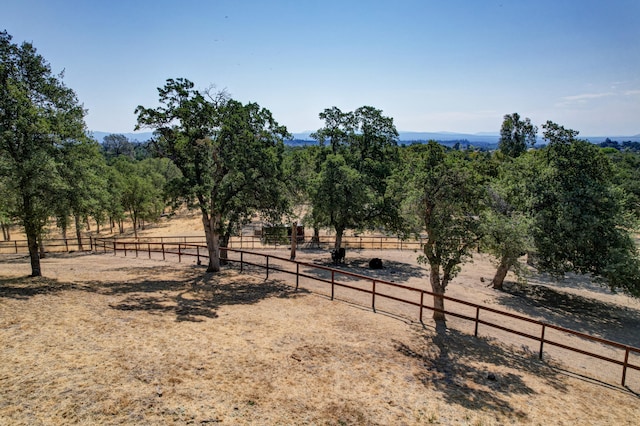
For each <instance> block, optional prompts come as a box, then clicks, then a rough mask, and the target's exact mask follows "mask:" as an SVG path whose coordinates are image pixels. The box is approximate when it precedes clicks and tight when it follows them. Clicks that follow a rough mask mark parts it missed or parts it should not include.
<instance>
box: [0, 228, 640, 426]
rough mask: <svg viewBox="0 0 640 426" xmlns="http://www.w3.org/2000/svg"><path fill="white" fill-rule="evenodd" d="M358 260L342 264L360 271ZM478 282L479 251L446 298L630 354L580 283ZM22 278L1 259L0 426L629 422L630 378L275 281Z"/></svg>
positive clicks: (172, 272)
mask: <svg viewBox="0 0 640 426" xmlns="http://www.w3.org/2000/svg"><path fill="white" fill-rule="evenodd" d="M198 226H199V224H198V222H197V220H194V219H193V218H190V219H188V220H182V221H172V222H170V223H164V224H161V225H159V226H157V227H154V228H152V229H149V230H147V231H145V232H146V234H147V235H153V234H154V233H155V234H157V235H184V234H185V233H187V232H194V233H196V232H197V230H198ZM377 253H378V255H380V254H381V253H383V252H377ZM300 255H301V256H303V254H302V252H301V254H300ZM308 256H309V261H314V262H322V257H323V256H322V255H320V254H318V253H310V254H308ZM370 256H371V253H368V252H366V251H363V252H357V253H355V252H354V253H350V254H349V259H348V262H347V265H346V267H348V268H351V270H353V271H355V272H358V273H362V272H364V268H363V267H362V265H363V263H364V259H367V258H368V257H370ZM384 257H385V262H386V264H387V265H389V266H388V268H386V271H385V273H388V274H391V275H393V276H394V277H395V278H396V279H397V280H402V281H403V283H407V284H412V285H413V284H415V285H424V284H425V281H424V272H425V271H424V270H422V269H420V268H421V267H420V266H419V265H417V263H415V253H413V252H410V251H409V252H403V253H398V252H394V253H390V252H389V253H387V252H384ZM491 271H492V267H491V264H490V263H489V261H488V259H486V258H484V257H482V256H478V257H477V259H474V262H473V263H471V264H468V265H466V266H465V268H464V269H463V271H462V273H461V274H460V276H459V277H458V278H457V279H456V280H455V281H454V283H452V284H451V287H450V289H449V292H450V293H451V295H453V296H456V297H461V298H466V299H468V300H470V301H475V302H478V303H486V304H488V305H489V306H501V307H502V308H504V309H509V310H511V311H513V312H518V313H526V314H527V315H530V316H532V317H534V318H541V319H544V320H546V321H550V322H553V321H555V322H556V323H559V324H560V325H564V326H571V325H573V326H575V328H576V329H579V330H580V331H585V332H591V333H592V334H598V335H602V336H603V337H607V338H612V339H614V340H621V341H625V342H626V343H629V344H634V345H636V346H639V345H638V341H639V339H640V331H639V330H640V304H639V303H638V302H637V301H635V300H631V299H629V298H626V297H625V296H622V295H615V294H611V293H609V292H608V291H604V290H602V289H599V288H595V287H593V286H592V285H590V284H589V283H587V282H584V281H583V280H581V279H579V278H575V279H574V282H563V283H552V282H550V281H548V280H547V279H546V278H545V277H539V276H533V277H532V278H531V283H532V285H531V286H529V287H527V288H526V289H525V290H517V291H516V290H515V288H516V287H514V290H513V291H512V292H499V293H496V292H494V291H493V290H491V289H489V288H487V287H486V284H485V283H482V282H481V281H480V278H482V277H484V278H489V277H490V275H491ZM29 272H30V270H29V262H28V258H26V257H25V256H24V255H1V256H0V342H2V344H1V345H0V424H7V425H23V424H24V425H63V424H86V425H94V424H101V425H102V424H136V425H138V424H149V425H156V424H157V425H164V424H193V425H210V424H230V425H237V424H254V425H351V424H355V425H424V424H443V425H448V424H460V425H503V424H531V425H549V424H557V425H573V424H593V425H613V424H615V425H636V424H640V398H639V397H638V396H637V394H636V392H637V391H638V390H640V389H639V388H640V382H639V380H640V378H638V376H635V377H634V378H633V380H634V381H633V382H630V387H629V388H622V387H619V386H615V385H611V384H607V383H606V382H605V381H599V380H594V379H589V378H587V377H585V375H586V372H585V374H582V373H581V371H582V370H578V371H576V370H575V369H572V368H568V367H567V366H566V365H562V364H560V363H559V361H558V360H554V359H549V360H545V361H544V362H543V361H539V360H538V359H537V354H534V353H532V352H530V351H528V350H525V349H522V348H521V347H520V346H518V343H517V341H515V340H514V341H513V342H509V341H503V343H499V342H498V341H497V340H496V339H492V338H487V337H484V338H480V339H477V338H474V337H472V336H469V335H468V334H466V333H464V332H462V331H460V329H459V328H458V327H456V324H455V322H453V321H452V322H451V326H450V327H449V328H448V329H447V330H436V329H435V328H434V325H433V324H432V323H431V322H426V323H425V325H424V326H422V325H421V324H419V323H415V322H412V321H409V320H406V319H403V318H402V317H396V316H391V315H384V314H374V313H373V312H371V311H370V310H369V309H366V308H362V307H359V306H356V305H354V304H349V303H343V302H338V301H330V300H329V299H328V298H327V297H326V296H323V295H321V294H318V293H317V292H315V291H309V290H305V289H301V290H298V291H295V290H294V289H293V288H292V287H290V286H289V285H287V283H286V281H285V280H277V279H271V280H266V281H265V280H264V277H263V276H258V275H253V274H239V273H238V271H237V269H227V270H225V271H224V272H223V273H221V274H217V275H213V274H206V273H205V272H204V268H203V267H199V266H197V265H195V264H192V263H183V264H178V263H175V262H163V261H162V260H159V259H151V260H149V259H143V258H142V257H140V258H134V257H127V258H124V257H122V256H113V254H79V253H75V254H60V255H52V256H49V257H48V258H46V259H43V273H44V275H45V277H43V278H29V277H27V275H28V274H29ZM550 301H554V303H555V304H550ZM580 365H581V366H582V367H584V368H585V369H586V370H587V371H589V370H591V369H593V367H592V366H590V365H589V364H588V361H581V364H580Z"/></svg>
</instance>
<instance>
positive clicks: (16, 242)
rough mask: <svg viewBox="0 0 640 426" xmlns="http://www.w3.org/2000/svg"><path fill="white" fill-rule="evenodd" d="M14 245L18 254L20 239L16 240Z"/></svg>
mask: <svg viewBox="0 0 640 426" xmlns="http://www.w3.org/2000/svg"><path fill="white" fill-rule="evenodd" d="M13 245H14V246H15V247H16V254H18V240H15V241H14V242H13Z"/></svg>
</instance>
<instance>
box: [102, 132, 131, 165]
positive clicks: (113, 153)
mask: <svg viewBox="0 0 640 426" xmlns="http://www.w3.org/2000/svg"><path fill="white" fill-rule="evenodd" d="M102 152H103V153H104V156H105V158H106V159H107V161H111V160H112V159H114V158H116V157H120V156H124V157H127V158H130V159H132V160H133V159H135V158H136V152H135V147H134V145H133V144H132V143H131V142H130V141H129V139H127V137H126V136H125V135H120V134H111V135H107V136H105V137H104V138H103V139H102Z"/></svg>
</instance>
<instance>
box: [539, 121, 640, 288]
mask: <svg viewBox="0 0 640 426" xmlns="http://www.w3.org/2000/svg"><path fill="white" fill-rule="evenodd" d="M543 128H544V129H545V133H544V135H545V139H547V140H548V141H549V144H548V146H547V147H546V148H545V149H543V150H541V151H539V152H537V153H536V155H535V161H536V167H537V168H538V175H537V178H536V179H535V180H533V181H532V188H531V193H532V194H534V199H533V205H532V211H533V212H535V216H534V221H535V226H534V232H533V236H534V239H535V243H536V249H537V256H538V260H539V268H540V269H542V270H545V271H548V272H551V273H553V274H555V275H560V276H561V275H563V274H564V273H566V272H569V271H572V272H577V273H586V274H591V275H593V276H595V277H597V278H598V279H601V280H603V282H605V283H606V284H607V285H609V286H610V288H611V289H614V290H615V289H621V290H623V291H626V292H627V293H629V294H633V295H639V294H640V261H639V259H638V251H637V248H636V246H635V244H634V241H633V239H632V237H631V235H630V233H629V230H630V229H632V226H633V223H632V222H631V221H629V220H628V219H629V217H628V215H626V211H625V208H624V206H625V201H624V200H625V193H624V191H623V190H621V189H620V188H619V187H616V186H615V185H614V184H613V180H612V176H613V167H612V164H611V162H610V161H609V160H608V158H607V157H606V156H605V155H604V153H602V151H601V150H600V149H599V148H598V147H597V146H594V145H592V144H590V143H589V142H586V141H582V140H578V139H576V138H575V137H576V136H577V134H578V132H576V131H574V130H570V129H564V128H563V127H562V126H559V125H557V124H555V123H552V122H547V123H546V124H545V125H544V126H543Z"/></svg>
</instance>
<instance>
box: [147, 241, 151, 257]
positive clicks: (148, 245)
mask: <svg viewBox="0 0 640 426" xmlns="http://www.w3.org/2000/svg"><path fill="white" fill-rule="evenodd" d="M147 250H148V251H149V259H151V243H147Z"/></svg>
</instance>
